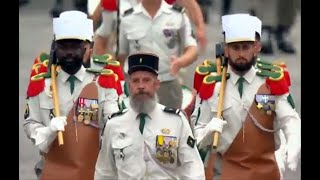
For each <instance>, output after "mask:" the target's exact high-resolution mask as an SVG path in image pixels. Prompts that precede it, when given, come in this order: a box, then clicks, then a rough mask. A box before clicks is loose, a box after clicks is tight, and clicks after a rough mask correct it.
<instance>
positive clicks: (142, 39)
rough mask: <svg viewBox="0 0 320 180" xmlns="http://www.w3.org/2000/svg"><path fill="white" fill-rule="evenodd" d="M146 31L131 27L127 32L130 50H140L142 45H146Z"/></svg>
mask: <svg viewBox="0 0 320 180" xmlns="http://www.w3.org/2000/svg"><path fill="white" fill-rule="evenodd" d="M146 35H147V31H146V30H143V29H133V30H130V32H128V33H127V39H128V41H129V46H130V51H140V50H141V48H142V46H143V45H146V43H147V42H146Z"/></svg>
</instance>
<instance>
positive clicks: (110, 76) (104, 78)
mask: <svg viewBox="0 0 320 180" xmlns="http://www.w3.org/2000/svg"><path fill="white" fill-rule="evenodd" d="M98 83H99V85H100V86H101V87H104V88H114V89H117V83H116V76H115V73H114V72H113V71H112V70H111V69H102V70H101V73H100V75H99V78H98Z"/></svg>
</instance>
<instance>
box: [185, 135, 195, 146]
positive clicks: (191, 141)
mask: <svg viewBox="0 0 320 180" xmlns="http://www.w3.org/2000/svg"><path fill="white" fill-rule="evenodd" d="M187 144H188V145H189V146H190V147H192V148H194V145H195V144H196V140H195V139H193V138H192V137H191V136H189V137H188V139H187Z"/></svg>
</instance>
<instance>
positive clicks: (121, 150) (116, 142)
mask: <svg viewBox="0 0 320 180" xmlns="http://www.w3.org/2000/svg"><path fill="white" fill-rule="evenodd" d="M111 146H112V149H113V156H114V159H115V163H116V166H117V169H122V170H124V169H126V171H130V169H131V168H132V167H131V166H133V165H135V164H136V162H135V156H136V155H135V149H134V145H133V139H132V138H130V137H116V138H113V141H112V144H111Z"/></svg>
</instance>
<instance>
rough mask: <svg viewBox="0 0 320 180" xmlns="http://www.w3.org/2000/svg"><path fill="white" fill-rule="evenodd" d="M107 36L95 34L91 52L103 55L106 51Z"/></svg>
mask: <svg viewBox="0 0 320 180" xmlns="http://www.w3.org/2000/svg"><path fill="white" fill-rule="evenodd" d="M107 44H108V38H106V37H102V36H100V35H97V36H96V38H95V40H94V45H93V52H94V54H95V55H103V54H106V53H107Z"/></svg>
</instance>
